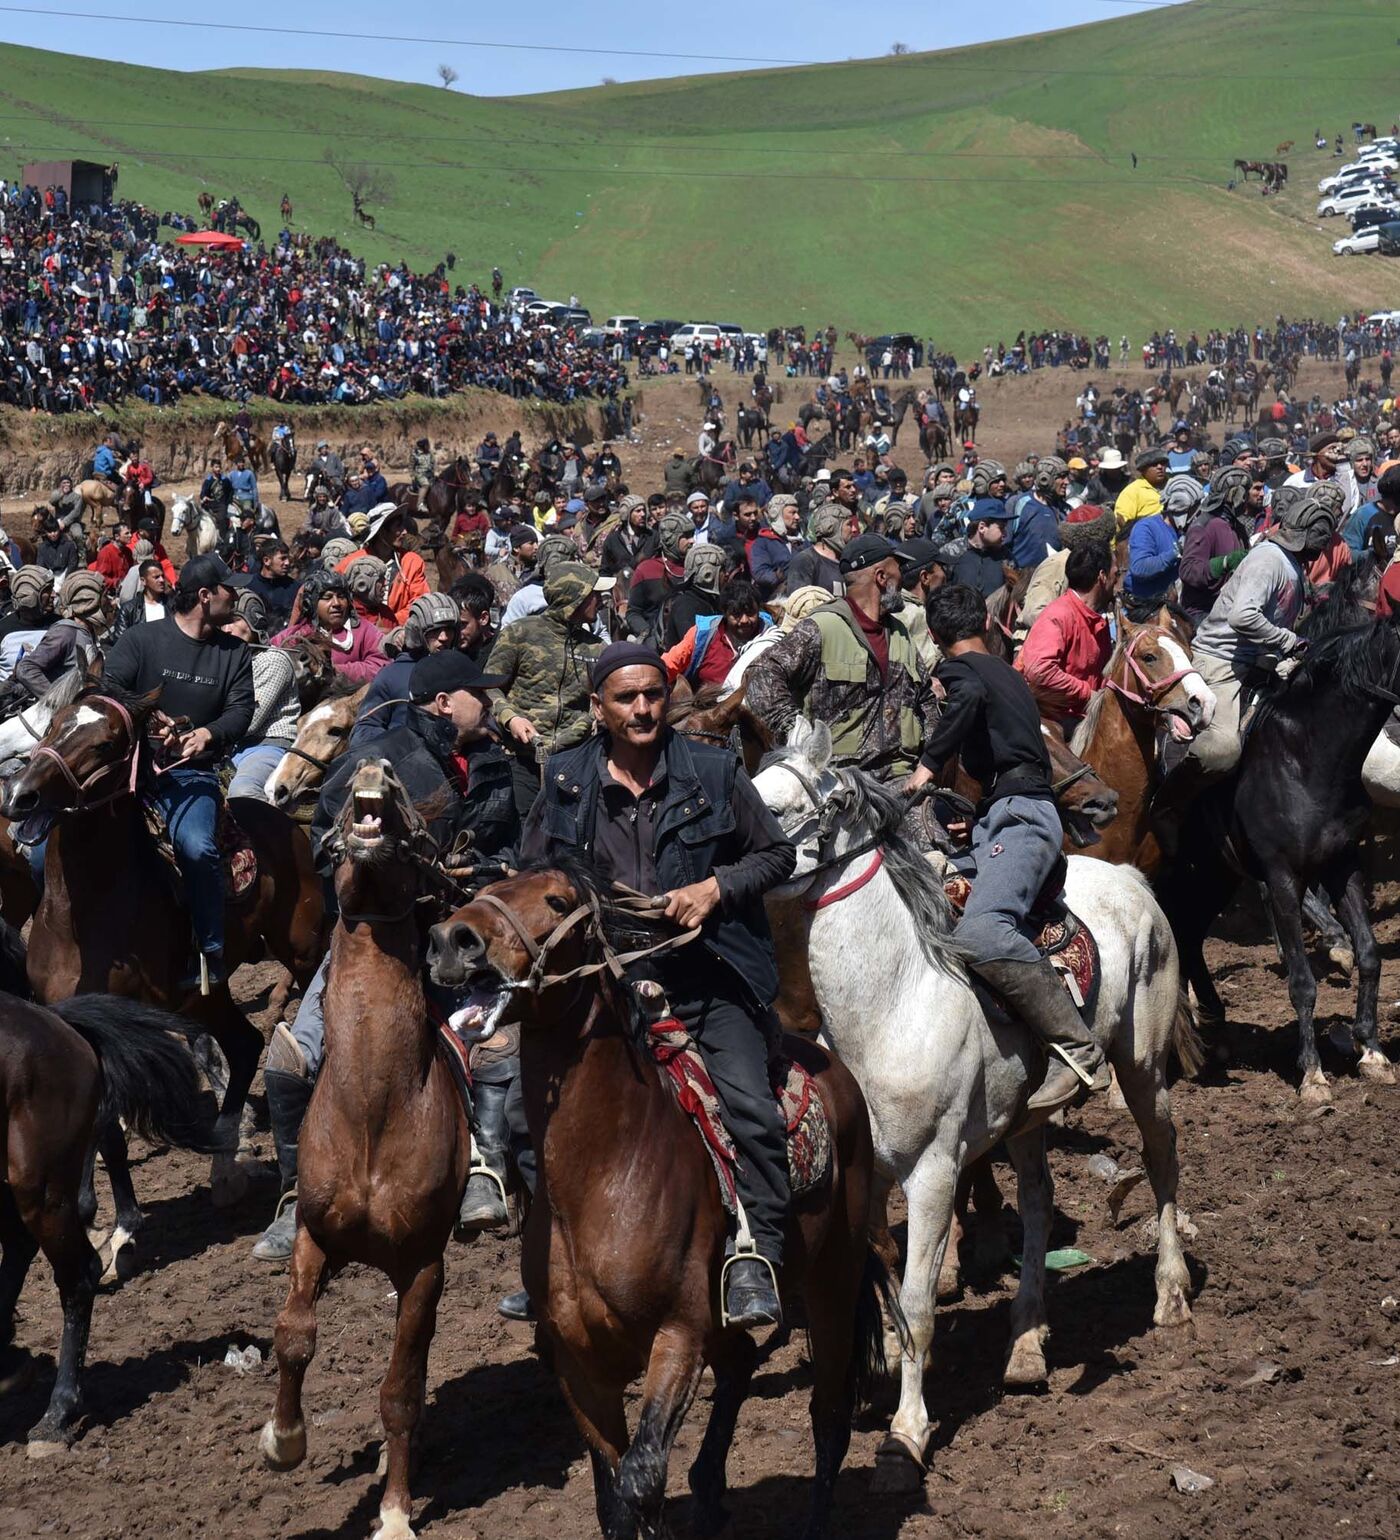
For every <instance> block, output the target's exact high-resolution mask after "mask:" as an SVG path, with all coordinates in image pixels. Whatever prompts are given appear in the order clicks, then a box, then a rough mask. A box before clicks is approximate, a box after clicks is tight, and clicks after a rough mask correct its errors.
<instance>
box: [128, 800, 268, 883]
mask: <svg viewBox="0 0 1400 1540" xmlns="http://www.w3.org/2000/svg"><path fill="white" fill-rule="evenodd" d="M142 806H143V807H144V808H145V812H146V827H147V828H148V829H149V830H150V831H151V838H152V840H153V841H154V842H155V847H156V854H157V855H159V856H160V858H161V859H162V861H164V862H165V865H166V868H167V874H168V876H169V879H170V882H171V885H172V887H173V889H174V893H175V897H176V898H177V899H179V900H180V901H181V902H183V900H184V893H185V885H184V880H183V879H182V877H181V876H180V867H179V863H178V862H177V861H176V859H175V846H174V845H173V844H172V843H171V840H170V831H169V829H167V828H166V826H165V818H164V817H163V816H162V814H161V811H160V809H159V807H157V806H156V805H155V803H153V802H145V803H143V804H142ZM214 837H215V841H216V843H217V844H218V847H219V859H220V861H221V863H222V865H223V869H224V892H225V893H226V894H227V895H228V899H229V901H230V902H231V903H235V904H236V903H245V902H248V901H250V900H251V898H252V897H253V895H254V894H255V893H256V890H257V885H258V853H257V851H256V850H255V849H254V848H253V842H252V840H250V839H249V838H248V834H247V831H246V830H245V829H244V828H243V826H242V824H240V823H239V822H238V820H237V819H236V818H235V817H234V816H233V814H232V813H231V812H230V811H229V808H228V804H227V803H225V804H224V805H223V806H222V807H221V808H220V809H219V822H218V825H217V827H216V830H215V836H214Z"/></svg>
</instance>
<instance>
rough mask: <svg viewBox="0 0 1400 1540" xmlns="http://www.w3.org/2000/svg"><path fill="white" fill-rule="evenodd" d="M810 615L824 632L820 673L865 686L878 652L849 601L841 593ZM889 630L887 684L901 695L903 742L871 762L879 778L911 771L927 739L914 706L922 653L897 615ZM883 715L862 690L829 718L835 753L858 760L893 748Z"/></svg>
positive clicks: (838, 681)
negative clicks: (837, 714) (835, 717)
mask: <svg viewBox="0 0 1400 1540" xmlns="http://www.w3.org/2000/svg"><path fill="white" fill-rule="evenodd" d="M808 618H809V619H810V620H812V621H813V622H814V623H815V625H816V627H817V630H818V631H820V632H821V637H822V673H823V674H824V675H825V676H826V678H827V679H828V680H830V682H831V683H832V684H833V685H836V686H838V687H841V686H860V687H862V688H863V687H864V686H866V685H867V683H868V680H869V669H870V665H871V663H872V662H873V660H874V654H873V653H872V652H871V650H870V644H869V643H868V642H867V641H866V640H865V638H864V636H862V635H861V632H860V628H859V626H858V625H857V624H856V622H855V618H854V617H853V616H852V614H851V611H850V607H849V606H848V605H847V604H846V603H845V601H844V600H841V599H837V600H834V601H833V602H832V603H830V604H826V605H823V606H822V608H821V609H819V610H814V611H813V612H812V614H811V615H810V616H809V617H808ZM888 635H889V639H890V668H889V677H888V679H887V681H886V684H885V689H886V690H887V691H888V690H893V691H896V692H897V693H898V695H899V700H900V707H899V745H898V752H897V753H894V754H892V757H891V758H890V759H889V760H887V761H884V762H882V763H881V764H879V765H878V766H872V767H871V770H872V773H874V774H875V775H876V776H877V777H878V778H879V779H881V780H891V779H893V778H894V777H895V776H898V775H908V774H909V773H910V772H911V771H912V770H913V769H914V766H915V765H916V764H917V763H918V761H919V754H920V752H921V751H922V749H923V744H924V731H923V725H922V723H921V722H920V721H919V716H918V713H917V712H916V711H915V709H914V702H915V701H916V700H917V698H918V693H919V680H920V678H921V677H922V670H921V669H920V667H919V656H918V653H917V652H916V651H915V648H914V643H913V642H912V641H911V640H910V637H909V633H908V632H907V631H906V630H905V629H904V627H903V626H902V625H900V624H899V622H898V621H896V622H895V624H894V625H892V626H891V627H890V628H889V632H888ZM880 718H881V699H880V696H879V695H872V694H869V693H862V694H861V695H860V696H859V697H858V698H856V699H855V701H854V704H853V705H852V707H851V709H850V710H849V711H848V712H847V713H846V714H845V715H844V716H842V717H840V718H839V719H838V720H836V721H834V722H830V723H828V726H829V727H830V728H831V742H832V752H833V755H834V757H835V758H836V759H837V760H838V761H845V762H847V763H854V762H855V761H857V760H859V759H860V758H861V757H862V756H863V755H870V754H876V753H880V752H881V751H892V750H894V749H895V745H894V744H892V743H889V742H887V741H886V739H885V733H884V727H883V723H882V721H881V719H880Z"/></svg>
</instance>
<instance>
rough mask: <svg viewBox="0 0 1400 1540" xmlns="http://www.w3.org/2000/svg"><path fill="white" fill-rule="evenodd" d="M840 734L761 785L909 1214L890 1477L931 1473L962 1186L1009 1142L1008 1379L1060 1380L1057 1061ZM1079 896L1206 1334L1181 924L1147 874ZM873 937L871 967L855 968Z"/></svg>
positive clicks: (798, 749) (1183, 1314) (816, 743)
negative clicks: (939, 1312)
mask: <svg viewBox="0 0 1400 1540" xmlns="http://www.w3.org/2000/svg"><path fill="white" fill-rule="evenodd" d="M830 760H831V734H830V732H829V730H828V729H827V728H826V727H825V726H824V725H820V724H819V725H816V726H813V725H812V724H811V723H809V722H807V721H805V720H804V719H802V718H799V719H798V721H797V722H796V723H795V724H794V727H793V730H792V732H791V733H790V735H789V738H788V744H787V747H786V748H785V749H783V750H780V751H779V752H778V754H777V755H775V756H774V758H773V759H772V760H771V761H770V762H769V763H768V764H767V765H766V766H765V767H764V768H763V769H762V770H761V771H760V772H759V773H758V775H757V776H756V777H755V780H754V784H755V786H756V787H757V788H758V790H759V793H760V795H761V796H762V797H763V800H764V802H765V803H766V804H767V805H768V807H769V809H770V810H771V811H772V812H773V813H774V815H775V816H776V817H777V818H778V820H779V821H780V822H781V824H782V825H783V827H784V829H786V830H787V831H788V833H789V834H790V835H791V837H792V839H793V842H794V843H795V844H796V845H797V847H798V861H797V867H796V869H795V871H794V874H793V877H792V879H791V881H790V882H789V883H788V884H786V885H785V886H784V888H782V889H780V890H779V894H780V895H781V896H788V897H796V896H804V897H805V907H806V908H807V910H808V914H809V935H808V947H809V960H810V963H811V970H812V983H813V985H814V987H815V990H816V997H817V1001H818V1003H819V1005H820V1006H821V1013H822V1018H823V1021H824V1023H825V1029H824V1035H825V1036H826V1037H827V1039H828V1040H829V1042H830V1044H831V1047H832V1048H833V1049H834V1051H835V1052H836V1054H837V1056H838V1057H839V1058H840V1059H841V1061H842V1062H843V1063H844V1064H845V1065H846V1066H847V1068H849V1069H850V1070H851V1072H852V1073H853V1074H854V1075H855V1077H856V1079H857V1081H858V1082H859V1084H860V1088H861V1090H862V1092H863V1093H864V1095H865V1099H866V1102H867V1104H868V1106H869V1108H870V1119H871V1124H872V1127H873V1130H874V1136H875V1154H876V1161H877V1163H878V1165H879V1168H880V1171H881V1173H882V1175H883V1177H884V1178H885V1180H886V1181H889V1182H896V1181H897V1182H898V1183H899V1184H900V1186H901V1187H902V1188H903V1189H904V1194H905V1197H906V1199H907V1201H908V1208H909V1228H908V1243H907V1260H906V1262H905V1268H904V1279H903V1284H902V1288H901V1293H900V1302H901V1304H902V1306H903V1310H904V1314H905V1316H906V1318H907V1319H908V1323H909V1343H908V1346H907V1348H906V1349H905V1350H904V1352H903V1355H902V1366H901V1378H902V1389H901V1395H900V1402H899V1409H898V1411H897V1413H896V1414H895V1417H894V1421H893V1423H892V1425H891V1428H890V1433H889V1436H888V1437H887V1438H886V1440H885V1444H884V1446H883V1448H882V1450H881V1452H880V1459H881V1473H880V1474H881V1477H882V1481H883V1482H884V1483H885V1484H888V1485H901V1484H904V1482H906V1481H907V1480H908V1479H910V1477H911V1476H914V1475H915V1474H916V1473H917V1472H919V1471H921V1470H922V1467H923V1461H924V1454H925V1450H926V1448H927V1445H928V1439H929V1434H930V1431H931V1427H930V1422H929V1415H928V1411H927V1408H926V1407H925V1404H924V1395H923V1379H924V1371H925V1368H926V1367H927V1363H928V1357H929V1349H930V1345H931V1342H932V1339H933V1314H934V1301H935V1287H936V1283H937V1279H938V1274H939V1269H940V1267H941V1265H942V1260H943V1254H944V1250H945V1248H946V1246H947V1243H948V1234H949V1228H950V1224H951V1220H952V1216H953V1201H954V1192H955V1189H956V1187H957V1182H958V1174H959V1172H960V1171H962V1170H963V1169H964V1168H966V1167H967V1166H968V1165H970V1164H971V1162H972V1161H974V1160H975V1159H977V1157H978V1156H980V1155H982V1154H984V1153H986V1152H987V1151H988V1150H990V1149H991V1148H992V1147H993V1146H994V1145H995V1144H996V1143H997V1142H998V1141H999V1140H1002V1139H1005V1140H1006V1147H1007V1150H1008V1153H1009V1154H1010V1157H1011V1159H1012V1162H1013V1163H1014V1165H1015V1168H1016V1175H1017V1182H1018V1189H1019V1204H1020V1211H1021V1221H1022V1224H1023V1226H1024V1230H1025V1242H1024V1261H1023V1263H1022V1269H1021V1279H1020V1286H1019V1288H1018V1290H1017V1294H1016V1299H1015V1302H1014V1304H1013V1305H1012V1311H1011V1346H1010V1352H1009V1355H1008V1358H1007V1363H1006V1370H1005V1381H1006V1383H1007V1384H1008V1385H1033V1384H1038V1383H1040V1382H1042V1381H1044V1380H1045V1378H1046V1365H1045V1341H1046V1337H1047V1334H1048V1328H1047V1325H1046V1314H1045V1299H1044V1291H1045V1251H1046V1244H1047V1241H1048V1237H1049V1232H1050V1219H1051V1196H1052V1191H1053V1189H1052V1184H1051V1180H1050V1171H1049V1167H1048V1165H1047V1162H1046V1156H1045V1136H1044V1129H1043V1127H1037V1128H1034V1129H1031V1130H1018V1126H1017V1125H1018V1120H1019V1119H1020V1118H1021V1116H1022V1110H1023V1108H1024V1105H1025V1099H1026V1095H1027V1092H1028V1091H1029V1090H1031V1089H1033V1087H1034V1085H1035V1084H1036V1083H1038V1081H1039V1078H1040V1076H1041V1074H1042V1072H1043V1068H1044V1061H1043V1058H1042V1056H1041V1053H1040V1050H1039V1049H1038V1048H1037V1047H1036V1045H1035V1042H1034V1040H1033V1039H1032V1037H1031V1034H1030V1033H1029V1032H1028V1031H1027V1030H1026V1029H1025V1028H1024V1027H1022V1026H1021V1025H1019V1024H1018V1023H1017V1022H1014V1021H1012V1020H1010V1019H1008V1018H1007V1017H1006V1015H1005V1014H1004V1013H1003V1012H1002V1011H1001V1010H1000V1009H999V1008H998V1007H997V1006H996V1005H995V1003H994V1002H993V1001H992V1000H991V998H990V997H989V996H988V995H987V994H986V993H985V992H984V991H983V990H982V989H981V988H980V986H974V984H973V983H972V982H971V980H970V978H969V976H968V973H967V971H966V969H965V968H964V967H963V964H962V962H961V960H960V958H959V955H958V951H957V948H956V945H955V943H954V942H953V940H952V937H951V930H952V923H953V919H952V913H951V910H950V906H949V904H948V900H947V898H946V895H945V894H944V891H943V884H942V878H941V875H940V874H939V873H938V872H937V871H936V870H935V867H934V866H933V865H932V864H931V863H930V861H929V859H928V858H926V857H924V856H923V855H921V854H920V853H919V852H918V851H917V850H916V849H915V848H914V847H913V846H912V845H911V844H910V843H909V842H908V841H907V840H906V839H905V838H904V837H903V835H901V833H900V832H899V824H900V821H901V819H902V817H903V813H904V801H903V798H902V797H901V796H899V794H898V793H896V792H892V791H890V790H888V789H887V788H884V787H882V786H880V785H879V784H877V783H876V782H874V781H872V780H871V779H870V778H869V777H867V776H864V775H862V774H861V773H860V772H858V771H851V770H838V769H834V768H833V767H832V765H831V763H830ZM1066 896H1067V898H1068V900H1069V903H1070V905H1071V907H1072V908H1073V909H1074V910H1075V912H1076V913H1078V914H1081V915H1084V916H1087V917H1090V918H1091V919H1092V923H1093V929H1094V935H1095V937H1096V939H1097V941H1098V945H1099V955H1100V958H1101V963H1102V980H1101V983H1100V985H1099V989H1098V993H1097V997H1096V998H1095V1000H1094V1002H1093V1018H1092V1027H1093V1030H1094V1032H1095V1034H1096V1036H1097V1037H1098V1038H1099V1041H1100V1042H1101V1043H1102V1044H1103V1047H1104V1051H1105V1053H1106V1054H1107V1056H1108V1059H1109V1062H1110V1063H1111V1064H1112V1065H1113V1067H1114V1069H1115V1071H1116V1072H1117V1076H1118V1083H1119V1085H1120V1087H1121V1088H1122V1092H1123V1096H1124V1097H1125V1099H1126V1101H1127V1104H1128V1107H1129V1109H1130V1110H1131V1111H1132V1114H1133V1117H1134V1118H1135V1119H1136V1121H1137V1124H1138V1127H1139V1128H1140V1129H1141V1131H1142V1137H1143V1154H1144V1160H1145V1165H1146V1168H1147V1173H1148V1176H1149V1178H1150V1180H1151V1183H1152V1189H1153V1192H1154V1195H1155V1197H1156V1202H1157V1216H1158V1241H1157V1273H1156V1291H1157V1299H1156V1308H1155V1311H1154V1314H1153V1320H1154V1321H1155V1322H1156V1324H1157V1325H1159V1326H1180V1325H1183V1324H1184V1323H1186V1322H1187V1321H1189V1320H1190V1319H1191V1309H1190V1305H1189V1304H1188V1302H1187V1295H1188V1293H1189V1290H1190V1278H1189V1274H1188V1272H1187V1266H1186V1259H1185V1256H1184V1255H1183V1253H1182V1249H1181V1242H1180V1240H1179V1239H1178V1235H1177V1226H1176V1188H1177V1158H1176V1130H1175V1127H1174V1125H1173V1123H1172V1117H1171V1102H1170V1098H1169V1096H1168V1092H1167V1065H1168V1060H1169V1058H1170V1056H1171V1054H1172V1052H1173V1050H1175V1051H1176V1053H1177V1055H1178V1056H1179V1057H1180V1058H1181V1060H1182V1062H1183V1064H1185V1065H1186V1066H1187V1067H1188V1068H1191V1069H1194V1068H1195V1067H1197V1066H1198V1063H1199V1059H1198V1055H1199V1042H1198V1040H1197V1039H1196V1036H1195V1031H1194V1028H1193V1026H1192V1024H1191V1019H1190V1015H1189V1012H1188V1011H1187V1009H1186V1005H1185V1001H1184V997H1183V995H1182V992H1181V988H1180V980H1179V974H1178V966H1177V953H1176V945H1175V942H1174V941H1173V939H1172V933H1171V928H1170V926H1169V925H1168V924H1167V920H1166V916H1165V915H1164V914H1163V913H1162V911H1161V910H1160V908H1158V906H1157V903H1156V901H1155V900H1154V899H1153V897H1152V893H1151V890H1150V888H1149V887H1148V885H1147V882H1146V880H1145V879H1144V878H1143V877H1142V876H1141V874H1140V873H1139V872H1137V871H1136V869H1135V868H1132V867H1129V866H1111V865H1109V864H1107V863H1106V862H1103V861H1095V860H1089V859H1085V858H1082V857H1073V856H1072V857H1070V860H1069V878H1068V882H1067V884H1066ZM853 938H859V945H860V948H861V954H862V966H861V967H859V968H853V967H852V966H851V955H852V951H851V949H852V945H853Z"/></svg>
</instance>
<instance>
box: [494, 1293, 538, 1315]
mask: <svg viewBox="0 0 1400 1540" xmlns="http://www.w3.org/2000/svg"><path fill="white" fill-rule="evenodd" d="M496 1311H497V1314H499V1315H503V1316H505V1318H506V1320H508V1321H533V1320H534V1319H535V1307H534V1306H533V1305H532V1304H531V1303H530V1296H529V1294H527V1293H526V1291H525V1290H524V1289H517V1290H516V1291H515V1293H514V1294H507V1295H505V1297H504V1298H503V1299H501V1300H500V1301H499V1302H498V1303H497V1305H496Z"/></svg>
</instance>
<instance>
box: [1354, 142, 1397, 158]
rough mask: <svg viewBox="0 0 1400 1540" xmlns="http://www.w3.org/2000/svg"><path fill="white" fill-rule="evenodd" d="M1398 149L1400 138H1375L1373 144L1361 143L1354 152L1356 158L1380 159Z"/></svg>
mask: <svg viewBox="0 0 1400 1540" xmlns="http://www.w3.org/2000/svg"><path fill="white" fill-rule="evenodd" d="M1397 150H1400V140H1395V139H1377V140H1376V141H1375V142H1374V143H1373V144H1363V145H1362V146H1361V148H1360V149H1359V150H1358V151H1357V152H1356V158H1357V160H1380V159H1383V158H1384V157H1385V156H1387V155H1394V154H1395V152H1396V151H1397Z"/></svg>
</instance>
